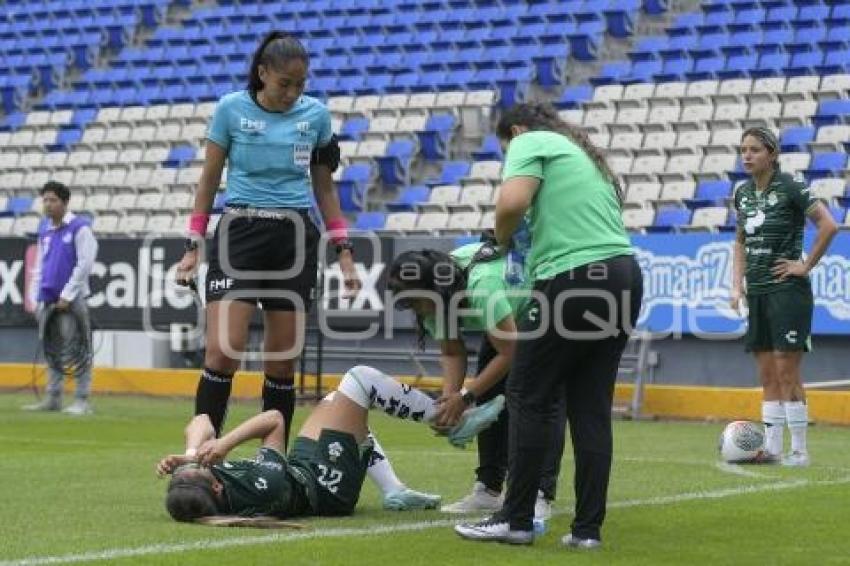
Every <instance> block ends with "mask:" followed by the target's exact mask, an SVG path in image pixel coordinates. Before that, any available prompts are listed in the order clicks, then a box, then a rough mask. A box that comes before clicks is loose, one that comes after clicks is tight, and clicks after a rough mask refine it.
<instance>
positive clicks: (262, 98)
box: [177, 32, 360, 439]
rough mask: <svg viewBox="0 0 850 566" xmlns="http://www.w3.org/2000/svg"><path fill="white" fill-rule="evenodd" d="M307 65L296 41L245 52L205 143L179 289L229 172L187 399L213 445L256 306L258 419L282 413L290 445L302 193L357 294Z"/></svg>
mask: <svg viewBox="0 0 850 566" xmlns="http://www.w3.org/2000/svg"><path fill="white" fill-rule="evenodd" d="M307 66H308V56H307V51H306V50H305V49H304V47H303V45H301V43H300V42H299V41H298V40H297V39H295V38H294V37H291V36H287V35H285V34H282V33H279V32H273V33H271V34H269V35H268V36H267V37H266V38H265V39H264V40H263V41H262V42H261V43H260V45H259V47H258V48H257V51H256V52H255V53H254V57H253V60H252V62H251V69H250V76H249V79H248V88H247V89H246V90H242V91H238V92H233V93H230V94H227V95H225V96H223V97H222V98H221V100H219V102H218V106H217V107H216V109H215V112H214V114H213V117H212V122H211V123H210V127H209V133H208V135H207V144H206V156H205V161H204V167H203V172H202V174H201V180H200V184H199V186H198V192H197V194H196V196H195V206H194V212H193V213H192V217H191V221H190V226H189V232H190V238H189V239H188V240H187V249H186V254H185V255H184V256H183V259H182V260H181V262H180V266H179V269H178V271H177V279H178V281H183V282H184V283H185V282H187V281H188V279H189V278H190V277H191V275H192V273H193V272H194V270H195V269H196V268H197V267H198V261H199V251H198V242H199V241H200V240H202V239H203V238H204V235H205V234H206V230H207V221H208V220H209V212H210V209H211V208H212V203H213V200H214V197H215V193H216V191H217V190H218V187H219V182H220V180H221V173H222V170H223V168H224V165H225V161H226V162H227V205H226V207H225V210H224V215H223V216H222V218H221V221H220V222H219V224H218V226H217V227H216V231H215V235H214V237H213V240H212V243H211V245H210V249H209V254H208V261H209V271H208V272H207V277H206V289H205V291H206V303H207V306H206V320H207V328H206V355H205V357H204V370H203V372H202V374H201V378H200V382H199V383H198V390H197V394H196V397H195V414H196V415H202V414H206V415H209V418H210V421H211V422H212V425H213V427H214V429H215V431H216V434H218V433H220V432H221V427H222V424H223V422H224V418H225V414H226V411H227V402H228V399H229V397H230V390H231V383H232V379H233V374H234V373H235V372H236V370H237V368H238V367H239V362H240V358H241V354H242V352H243V351H244V348H245V344H246V341H247V338H248V325H249V322H250V320H251V317H252V316H253V314H254V310H255V309H256V307H257V304H259V305H260V306H261V307H262V309H263V326H264V330H265V333H264V334H265V336H264V345H263V351H264V356H265V357H264V362H263V363H264V368H263V369H264V372H265V381H264V383H263V410H264V411H265V410H269V409H277V410H278V411H280V412H281V414H282V415H283V417H284V421H285V423H286V435H285V438H286V439H288V438H289V425H290V423H291V421H292V413H293V411H294V406H295V391H294V387H293V374H294V364H295V359H296V358H297V357H298V355H299V354H300V352H292V350H293V349H294V347H295V346H296V345H298V344H300V343H302V341H301V340H299V337H300V336H302V335H303V331H304V317H305V312H306V311H307V309H308V308H309V304H310V300H311V298H312V294H313V292H314V288H315V285H316V275H317V274H316V269H317V266H316V264H317V248H318V242H319V231H318V229H317V228H316V226H315V225H314V224H313V222H312V221H311V220H310V218H309V216H308V211H309V210H310V208H311V206H312V199H311V196H310V191H311V190H312V191H313V192H314V193H315V196H316V201H317V202H318V206H319V209H320V211H321V213H322V216H323V218H324V221H325V225H326V227H327V228H328V230H329V231H330V236H331V241H332V242H333V243H334V244H335V245H336V250H337V253H338V255H339V262H340V266H341V268H342V271H343V273H344V277H345V286H346V288H347V290H349V291H355V290H356V289H357V288H358V287H359V285H360V282H359V280H358V278H357V275H356V271H355V268H354V263H353V258H352V255H351V243H350V241H349V240H348V238H347V232H346V223H345V220H344V218H343V216H342V213H341V211H340V205H339V197H338V195H337V193H336V191H335V188H334V185H333V181H332V179H331V174H332V172H333V171H334V170H335V169H336V167H337V166H338V163H339V147H338V145H337V143H336V140H335V137H334V135H333V132H331V119H330V113H329V112H328V110H327V108H326V107H325V106H324V105H322V104H321V103H320V102H319V101H317V100H315V99H314V98H311V97H309V96H305V95H304V94H303V92H304V86H305V83H306V80H307Z"/></svg>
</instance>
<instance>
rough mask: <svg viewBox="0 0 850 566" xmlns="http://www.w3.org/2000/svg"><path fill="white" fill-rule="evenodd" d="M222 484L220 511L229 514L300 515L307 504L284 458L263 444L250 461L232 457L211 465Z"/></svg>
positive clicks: (247, 515) (305, 493)
mask: <svg viewBox="0 0 850 566" xmlns="http://www.w3.org/2000/svg"><path fill="white" fill-rule="evenodd" d="M211 470H212V473H213V475H214V476H215V477H216V479H218V481H220V482H221V483H222V484H223V485H224V500H225V507H226V508H225V509H224V511H225V512H226V513H229V514H233V515H240V516H245V517H249V516H254V515H272V516H275V517H292V516H294V515H303V514H304V513H306V512H307V510H308V509H309V507H310V504H309V500H308V498H307V492H306V490H305V488H304V486H303V485H302V483H301V482H298V481H297V480H296V477H295V474H301V476H303V473H302V472H301V471H300V470H295V469H293V468H292V467H291V466H290V465H289V464H288V463H287V461H286V458H284V456H283V455H282V454H281V453H280V452H278V451H277V450H274V449H272V448H268V447H263V448H260V451H259V452H258V453H257V456H256V457H255V458H254V459H253V460H232V461H227V462H222V463H221V464H219V465H216V466H213V467H212V468H211Z"/></svg>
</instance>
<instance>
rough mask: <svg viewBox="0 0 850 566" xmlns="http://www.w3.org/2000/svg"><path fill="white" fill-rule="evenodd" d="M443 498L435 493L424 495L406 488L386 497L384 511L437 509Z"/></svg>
mask: <svg viewBox="0 0 850 566" xmlns="http://www.w3.org/2000/svg"><path fill="white" fill-rule="evenodd" d="M440 501H442V497H440V496H439V495H435V494H433V493H422V492H421V491H416V490H413V489H410V488H409V487H406V488H404V489H400V490H399V491H394V492H392V493H388V494H386V495H385V496H384V509H390V510H393V511H412V510H415V509H436V508H437V506H438V505H439V504H440Z"/></svg>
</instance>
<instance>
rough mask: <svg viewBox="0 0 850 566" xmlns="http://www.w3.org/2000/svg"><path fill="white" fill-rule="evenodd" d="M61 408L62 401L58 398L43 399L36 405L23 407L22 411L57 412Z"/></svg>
mask: <svg viewBox="0 0 850 566" xmlns="http://www.w3.org/2000/svg"><path fill="white" fill-rule="evenodd" d="M61 408H62V401H60V400H59V398H58V397H45V398H44V399H42V400H41V401H40V402H38V403H33V404H32V405H24V406H23V407H21V409H23V410H24V411H58V410H60V409H61Z"/></svg>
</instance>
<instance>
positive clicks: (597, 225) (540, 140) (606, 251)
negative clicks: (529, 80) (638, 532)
mask: <svg viewBox="0 0 850 566" xmlns="http://www.w3.org/2000/svg"><path fill="white" fill-rule="evenodd" d="M512 177H536V178H537V179H540V187H539V188H538V189H537V193H536V194H535V196H534V200H533V201H532V203H531V208H529V211H528V220H529V228H530V230H531V237H532V243H531V252H530V253H529V255H528V258H527V259H526V264H527V266H526V269H527V270H528V272H529V274H530V276H531V278H532V279H534V280H538V279H551V278H552V277H555V276H556V275H558V274H559V273H563V272H565V271H569V270H571V269H573V268H576V267H579V266H582V265H587V264H588V263H592V262H594V261H602V260H605V259H609V258H612V257H615V256H620V255H633V254H634V251H633V250H632V245H631V242H630V241H629V237H628V234H627V233H626V229H625V227H624V226H623V219H622V215H621V211H620V204H619V202H618V201H617V195H616V193H615V191H614V187H613V186H612V185H611V183H610V182H609V181H608V180H606V179H605V177H604V176H603V175H602V173H601V172H600V171H599V168H598V167H596V164H595V163H594V162H593V160H592V159H591V158H590V157H589V156H588V155H587V153H585V152H584V151H583V150H582V149H581V148H580V147H578V146H577V145H576V144H574V143H573V142H572V141H571V140H570V139H569V138H567V137H566V136H564V135H561V134H559V133H556V132H549V131H531V132H526V133H524V134H520V135H519V136H517V137H515V138H514V139H513V140H511V144H510V146H509V147H508V153H507V155H506V156H505V167H504V171H503V173H502V179H503V180H504V181H507V180H508V179H511V178H512Z"/></svg>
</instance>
